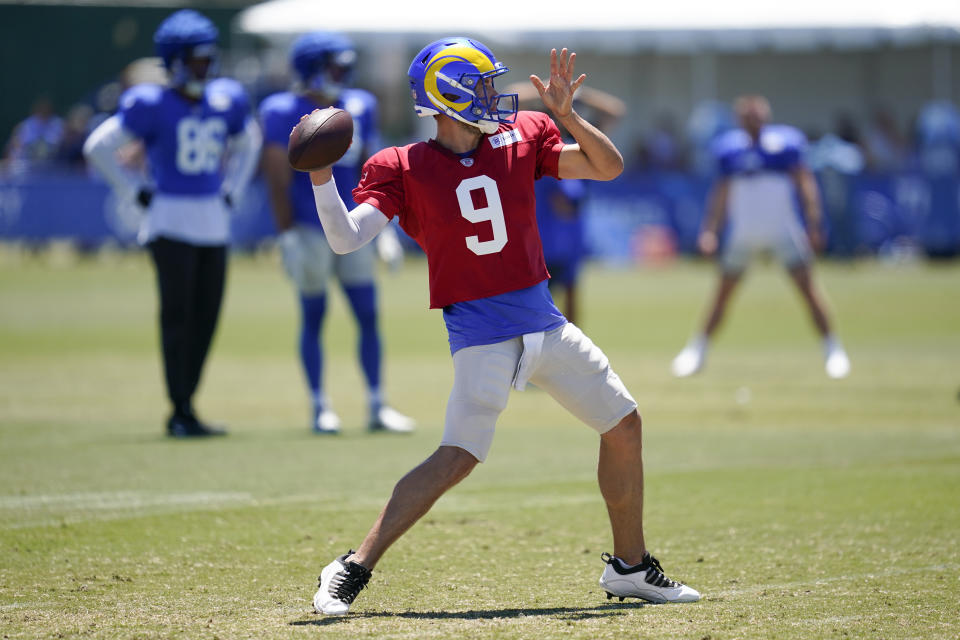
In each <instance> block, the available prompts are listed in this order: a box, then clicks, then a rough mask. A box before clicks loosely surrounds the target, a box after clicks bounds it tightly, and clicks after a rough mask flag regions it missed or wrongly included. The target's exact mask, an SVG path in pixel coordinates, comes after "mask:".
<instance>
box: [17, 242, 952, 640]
mask: <svg viewBox="0 0 960 640" xmlns="http://www.w3.org/2000/svg"><path fill="white" fill-rule="evenodd" d="M818 273H819V276H820V278H821V280H822V282H824V284H825V285H826V288H827V290H828V293H829V299H830V300H831V304H832V306H833V308H834V310H835V312H836V317H837V321H838V328H839V331H840V334H841V336H842V337H843V338H844V340H845V343H846V346H847V348H848V351H849V353H850V356H851V359H852V362H853V374H852V375H851V377H850V378H849V379H847V380H842V381H831V380H829V379H828V378H827V377H826V376H825V374H824V373H823V370H822V361H821V356H820V350H819V345H818V343H817V340H816V339H815V337H814V335H813V332H812V330H811V329H810V327H809V323H808V320H807V318H806V317H805V314H804V313H803V312H802V310H801V308H800V304H799V301H798V299H797V297H796V296H795V294H794V293H793V292H792V291H791V290H790V289H789V288H788V285H787V283H786V280H785V278H784V277H783V275H782V274H781V273H780V272H779V271H778V270H777V269H775V268H773V267H764V266H759V265H758V267H757V268H756V269H755V270H754V271H753V272H752V273H751V275H750V277H749V279H748V280H747V282H746V283H745V286H744V288H743V291H742V292H741V293H740V295H739V297H738V299H737V300H736V301H735V304H734V307H733V309H732V312H731V315H730V317H729V319H728V323H727V325H726V326H725V327H724V329H723V331H722V333H721V334H720V336H719V337H718V340H717V343H716V345H715V348H714V349H713V351H712V352H711V355H710V362H709V365H708V368H707V369H706V371H704V373H703V374H702V375H700V376H699V377H697V378H694V379H690V380H675V379H673V378H671V377H670V376H669V373H668V368H669V362H670V359H671V358H672V356H673V355H674V354H675V352H676V351H678V350H679V349H680V347H681V346H682V345H683V342H684V341H685V340H686V338H687V335H688V334H689V333H690V331H691V330H692V328H693V327H694V325H695V324H696V323H697V321H698V319H699V317H700V315H701V313H702V308H703V304H704V301H705V299H706V296H707V295H708V293H709V292H710V289H711V286H712V283H713V272H712V269H711V268H710V267H708V266H707V265H705V264H678V265H675V266H672V267H670V268H664V269H652V268H647V269H642V270H608V269H603V268H600V267H593V268H591V269H589V270H588V271H587V272H586V274H585V281H584V293H583V296H584V300H583V312H584V314H583V320H582V322H581V325H582V326H583V327H584V329H585V330H586V331H587V333H588V334H589V335H590V336H591V337H592V338H593V339H594V341H595V342H596V343H597V344H599V345H600V346H601V347H602V348H603V349H604V350H605V351H606V353H607V354H608V355H609V356H610V358H611V360H612V362H613V365H614V367H615V368H616V369H617V371H618V372H619V373H620V375H621V377H622V378H623V379H624V380H625V382H626V383H627V385H628V387H629V388H630V389H631V390H632V392H633V394H634V395H635V396H636V397H637V399H638V401H639V402H640V406H641V411H642V413H643V416H644V422H645V427H644V428H645V445H646V452H645V458H646V469H647V506H646V512H645V516H646V529H647V539H648V542H649V544H650V546H651V549H652V551H653V552H654V553H655V554H656V555H657V556H658V557H659V558H660V560H661V561H662V562H663V564H664V565H665V567H666V569H667V571H668V573H669V574H670V575H671V576H675V577H678V578H680V579H683V580H684V581H686V582H688V583H690V584H691V585H693V586H695V587H696V588H697V589H699V590H700V591H701V592H702V593H703V595H704V598H703V600H702V601H701V602H700V603H698V604H694V605H683V606H641V605H639V604H636V603H631V602H627V603H624V604H620V603H617V602H616V601H608V600H607V599H606V598H605V596H604V594H603V593H602V592H601V591H600V589H599V588H598V586H597V584H596V580H597V578H598V577H599V575H600V572H601V570H602V564H601V561H600V559H599V556H600V553H601V552H603V551H607V550H610V545H611V541H610V536H609V527H608V523H607V520H606V515H605V511H604V508H603V504H602V501H601V499H600V495H599V491H598V489H597V487H596V480H595V466H596V450H597V438H596V435H595V434H593V432H591V431H590V430H589V429H587V428H586V427H583V426H580V425H578V424H576V423H575V421H574V420H573V419H571V418H570V417H569V416H568V415H566V414H565V413H564V411H563V410H562V409H560V408H559V407H558V406H557V405H556V404H555V403H553V402H552V400H550V399H549V397H547V396H546V394H543V393H542V392H539V391H537V390H528V391H526V392H524V393H515V394H514V395H513V397H512V398H511V404H510V406H509V407H508V409H507V411H506V412H505V413H504V415H503V416H502V418H501V420H500V423H499V429H498V434H497V438H496V440H495V441H494V446H493V450H492V452H491V454H490V457H489V460H488V462H487V463H486V464H484V465H481V466H480V467H479V468H478V469H477V470H476V471H475V472H474V473H473V475H472V476H471V477H470V478H468V479H467V480H466V481H464V482H463V483H462V484H461V485H459V486H458V487H456V488H455V489H454V490H453V491H452V492H451V493H450V494H448V495H447V496H445V497H444V498H442V499H441V500H440V502H439V503H438V504H437V505H436V507H435V508H434V510H433V511H431V512H430V513H429V514H428V515H427V516H426V518H425V519H424V520H423V521H421V522H420V523H419V524H418V525H417V526H416V527H414V528H413V529H412V530H411V531H410V532H409V533H408V534H407V535H406V536H405V537H404V538H402V539H401V540H400V541H399V542H398V543H397V544H396V545H395V547H394V548H393V549H391V551H390V553H388V554H387V556H385V558H384V559H383V561H382V562H381V563H380V565H379V566H378V567H377V571H376V572H375V574H374V579H373V580H372V581H371V584H370V589H369V590H367V591H364V592H363V593H362V594H361V596H360V597H359V598H358V600H357V602H356V604H355V606H354V609H353V611H354V612H355V613H352V614H351V616H349V617H348V618H345V619H329V618H320V617H318V616H316V615H314V614H312V613H311V612H310V598H311V597H312V594H313V591H314V588H315V578H316V576H317V574H318V573H319V570H320V569H321V568H322V566H323V565H324V564H326V563H327V562H328V561H329V560H330V559H331V558H332V557H333V556H334V555H337V554H340V553H343V552H345V551H346V550H347V549H348V548H350V547H351V546H355V545H357V544H358V543H359V541H360V540H361V538H362V536H363V535H364V533H365V532H366V530H367V528H368V527H369V525H370V524H371V523H372V521H373V519H374V517H375V516H376V513H377V511H378V510H379V508H380V507H381V506H382V504H383V501H384V500H385V499H386V497H387V496H388V495H389V492H390V491H391V489H392V486H393V483H394V482H395V481H396V480H397V479H398V478H399V477H400V475H402V474H403V473H404V472H406V471H407V470H408V469H409V468H411V467H412V466H414V465H415V464H417V463H419V462H420V461H421V460H422V459H423V458H424V457H425V456H426V455H428V454H429V453H430V452H431V451H432V450H433V449H434V447H435V446H436V444H437V442H438V441H439V437H440V433H441V430H442V422H443V416H444V407H445V401H446V395H447V393H448V390H449V386H450V382H451V371H452V367H451V363H450V358H449V354H448V351H447V345H446V336H445V331H444V329H443V323H442V318H441V316H440V314H439V312H430V311H428V310H427V309H426V306H427V292H426V274H425V268H424V265H423V264H422V263H421V262H419V261H410V262H408V264H407V266H406V268H405V269H404V270H403V271H402V272H400V273H399V274H384V275H383V277H382V279H381V282H382V288H381V304H382V307H383V309H384V316H383V320H382V326H383V329H384V336H385V347H386V354H387V360H386V371H385V377H386V381H387V387H388V392H389V395H390V397H391V399H392V400H393V401H394V404H395V405H396V406H397V407H398V408H400V409H401V410H403V411H405V412H407V413H410V414H412V415H414V416H415V417H416V418H417V419H418V421H419V428H418V431H417V432H416V433H415V434H414V435H412V436H407V437H403V436H401V437H395V436H389V435H376V436H371V435H367V434H366V433H365V432H364V428H363V425H364V421H365V418H366V416H365V407H364V394H363V392H362V391H360V389H361V388H362V386H361V378H360V374H359V371H358V368H357V365H356V363H355V359H354V357H353V350H354V343H355V331H354V329H353V327H352V325H351V323H350V321H349V319H348V317H347V315H346V313H345V311H344V300H343V298H342V296H341V295H340V294H339V292H337V293H336V294H335V295H334V297H333V301H332V304H331V307H332V309H331V317H330V319H329V321H328V326H327V351H328V363H327V369H326V375H327V382H328V387H329V393H330V395H331V397H332V398H333V400H334V402H335V405H336V407H337V409H338V411H339V412H340V413H341V416H342V417H343V419H344V422H345V429H344V433H343V434H342V435H341V436H340V437H338V438H316V437H313V436H312V435H311V434H310V433H309V432H308V431H307V428H306V427H307V424H306V423H307V419H308V415H309V408H308V404H307V400H306V397H305V393H304V390H303V383H302V379H301V374H300V370H299V365H298V362H297V360H296V358H295V355H294V344H295V331H296V323H297V319H296V308H295V304H294V298H293V295H292V293H291V291H290V288H289V286H288V285H287V283H286V282H285V280H284V278H283V276H282V274H281V269H280V267H279V264H278V260H277V259H276V257H275V256H273V255H264V256H260V257H257V258H249V257H238V258H234V260H233V261H232V263H231V271H230V276H229V284H228V292H227V299H226V302H225V306H224V310H223V315H222V317H221V325H220V326H221V328H220V332H219V334H218V337H217V342H216V344H215V345H214V349H213V353H212V356H211V359H210V362H209V366H208V370H207V372H206V375H205V379H204V382H203V386H202V388H201V392H200V395H199V398H198V405H199V410H200V412H201V414H202V415H204V416H207V417H209V418H212V419H215V420H217V421H221V420H222V421H224V422H226V423H228V424H229V425H230V427H231V429H232V432H231V435H230V437H229V438H226V439H222V440H216V441H208V442H172V441H168V440H167V439H165V438H164V437H163V436H162V426H163V420H164V418H165V415H166V407H165V404H164V399H163V394H162V387H161V375H160V364H159V356H158V338H157V335H156V319H155V318H156V300H155V292H154V283H153V273H152V270H151V268H150V265H149V263H148V262H147V261H146V260H145V259H144V258H143V256H141V255H138V254H134V255H126V256H116V255H114V256H110V255H107V256H105V257H103V258H97V259H93V260H88V261H78V260H76V259H72V258H71V257H70V256H69V255H66V256H61V257H60V258H58V259H53V258H47V257H43V258H32V257H23V256H21V255H19V254H16V253H14V252H12V251H10V250H5V251H3V252H0V631H2V634H3V637H4V638H60V637H91V638H169V637H177V638H211V639H212V638H315V637H325V638H326V637H344V638H357V637H367V638H460V637H463V638H468V637H469V638H472V637H498V638H519V637H536V638H560V637H563V638H616V639H618V640H619V639H621V638H691V639H694V640H703V639H706V638H709V639H710V640H719V639H728V638H731V639H732V638H757V639H761V638H763V639H766V638H838V639H842V638H957V637H960V604H958V603H960V580H958V574H960V571H958V570H960V542H958V538H960V536H958V533H957V532H958V531H960V507H958V505H960V403H958V396H957V394H958V389H960V364H958V363H960V264H952V265H946V266H925V265H900V266H896V267H894V266H889V265H883V264H878V263H873V262H863V263H855V264H852V265H825V266H823V267H822V268H821V269H820V270H819V272H818Z"/></svg>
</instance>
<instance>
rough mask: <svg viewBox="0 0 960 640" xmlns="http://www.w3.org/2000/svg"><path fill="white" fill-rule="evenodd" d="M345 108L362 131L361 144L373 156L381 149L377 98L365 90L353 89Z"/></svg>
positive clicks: (346, 100)
mask: <svg viewBox="0 0 960 640" xmlns="http://www.w3.org/2000/svg"><path fill="white" fill-rule="evenodd" d="M343 107H344V109H346V110H347V111H348V112H349V113H350V116H351V117H352V118H353V119H354V120H356V121H357V130H358V131H360V136H361V137H360V143H361V145H362V146H363V149H364V150H365V152H366V153H368V154H372V153H374V152H376V151H379V149H380V129H379V127H378V123H379V122H380V119H379V114H378V113H377V98H376V97H375V96H374V95H373V94H372V93H370V92H369V91H365V90H363V89H352V90H350V92H349V94H348V95H347V96H346V98H345V100H344V101H343Z"/></svg>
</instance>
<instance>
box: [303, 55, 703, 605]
mask: <svg viewBox="0 0 960 640" xmlns="http://www.w3.org/2000/svg"><path fill="white" fill-rule="evenodd" d="M575 57H576V54H572V53H569V54H568V52H567V50H566V49H564V50H562V51H561V52H560V54H559V55H558V54H557V52H556V50H554V51H552V52H551V54H550V78H549V80H548V82H547V83H546V84H545V83H544V82H543V81H542V80H541V79H540V78H538V77H537V76H531V77H530V80H531V82H532V83H533V85H534V86H535V87H536V88H537V91H538V93H539V95H540V98H541V100H542V101H543V103H544V104H545V106H546V107H547V108H548V109H549V110H550V111H551V112H552V113H553V115H554V117H556V118H557V120H559V121H560V122H561V123H562V124H563V125H564V126H565V128H566V129H567V131H569V132H570V134H571V135H572V137H573V138H574V139H575V140H576V142H575V143H573V144H564V143H563V141H562V140H561V138H560V132H559V130H558V128H557V125H556V124H555V123H554V122H553V120H551V119H550V116H549V115H547V114H545V113H536V112H532V111H520V112H518V111H517V96H516V94H509V95H500V94H498V93H497V91H496V89H495V88H494V79H495V78H497V77H499V76H501V75H502V74H504V73H506V72H507V71H508V69H507V67H506V66H505V65H504V64H503V63H502V62H500V61H498V60H497V59H496V58H495V57H494V55H493V53H492V52H491V51H490V50H489V49H488V48H487V47H485V46H484V45H482V44H480V43H479V42H477V41H475V40H471V39H468V38H459V37H454V38H445V39H442V40H438V41H436V42H433V43H431V44H429V45H427V47H425V48H424V49H423V50H422V51H420V53H418V54H417V57H416V58H415V59H414V60H413V63H412V64H411V65H410V69H409V72H408V73H409V79H410V88H411V90H412V92H413V96H414V102H415V109H416V111H417V113H418V114H419V115H420V116H423V117H433V118H434V119H435V121H436V125H437V134H436V138H434V139H432V140H429V141H427V142H419V143H416V144H411V145H408V146H405V147H390V148H387V149H384V150H382V151H380V152H379V153H377V154H375V155H374V156H373V157H371V158H370V160H368V161H367V162H366V164H365V165H364V167H363V174H362V177H361V179H360V184H359V185H358V186H357V187H356V189H354V191H353V199H354V200H355V201H356V202H358V203H359V204H358V205H357V206H356V207H354V208H353V209H352V210H348V208H347V206H346V205H345V204H344V202H343V200H342V199H341V198H340V196H339V194H338V192H337V185H336V183H335V181H334V179H333V177H332V175H331V172H330V170H329V169H325V170H321V171H315V172H312V173H311V180H312V182H313V184H314V187H313V191H314V198H315V201H316V207H317V211H318V213H319V216H320V219H321V221H322V223H323V227H324V231H325V232H326V237H327V240H328V241H329V242H330V246H331V247H332V248H333V250H334V251H336V252H338V253H348V252H350V251H354V250H356V249H357V248H359V247H361V246H363V245H364V244H365V243H367V242H369V241H370V240H371V239H372V238H373V237H374V236H375V235H376V234H377V233H378V232H379V231H380V230H381V229H382V228H383V227H385V226H386V225H387V224H388V222H389V220H390V219H392V218H394V217H396V218H398V219H399V223H400V226H401V227H402V228H403V229H404V230H405V231H406V232H407V233H408V234H409V235H410V236H411V237H412V238H413V239H414V240H416V241H417V242H418V243H419V244H420V246H421V247H422V248H423V250H424V251H425V252H426V255H427V265H428V271H429V287H430V306H431V307H432V308H438V309H443V317H444V321H445V323H446V326H447V332H448V336H449V342H450V351H451V352H452V354H453V369H454V380H453V390H452V392H451V394H450V398H449V402H448V405H447V413H446V423H445V428H444V433H443V438H442V440H441V442H440V446H439V447H438V448H437V450H436V451H435V452H434V453H433V454H432V455H430V456H429V457H428V458H427V459H426V460H425V461H424V462H423V463H422V464H420V465H419V466H418V467H416V468H415V469H413V470H412V471H410V472H409V473H408V474H407V475H406V476H404V477H403V478H402V479H401V480H400V481H399V482H398V483H397V485H396V487H395V488H394V491H393V494H392V496H391V497H390V499H389V500H388V502H387V504H386V506H385V507H384V509H383V511H382V512H381V513H380V516H379V517H378V518H377V520H376V522H375V524H374V525H373V527H372V528H371V529H370V531H369V533H368V534H367V536H366V537H365V538H364V540H363V541H362V542H361V544H360V546H358V547H357V550H356V551H352V550H351V551H349V552H347V553H346V554H344V555H342V556H340V557H339V558H337V559H335V560H334V561H333V562H331V563H330V564H329V565H327V566H326V567H325V568H324V569H323V571H322V573H321V575H320V585H319V588H318V590H317V592H316V594H315V596H314V601H313V604H314V608H315V610H316V611H317V612H319V613H324V614H328V615H343V614H345V613H347V612H348V610H349V608H350V605H351V603H352V602H353V600H354V598H355V597H356V596H357V594H358V593H359V592H360V590H361V589H363V588H364V586H366V584H367V582H368V580H369V579H370V576H371V571H372V569H373V568H374V566H375V565H376V564H377V562H378V561H379V560H380V558H381V556H382V555H383V553H384V552H385V551H386V550H387V548H388V547H390V545H391V544H393V543H394V542H395V541H396V540H397V539H398V538H399V537H400V536H401V535H402V534H403V533H404V532H405V531H406V530H407V529H409V528H410V527H411V526H412V525H413V524H414V523H415V522H416V521H417V520H419V519H420V518H421V517H422V516H423V515H424V514H425V513H427V511H428V510H429V509H430V507H431V506H432V505H433V503H434V502H435V501H436V500H437V499H438V498H439V497H440V496H441V495H443V494H444V493H445V492H446V491H447V490H449V489H450V488H452V487H453V486H454V485H456V484H457V483H458V482H459V481H461V480H462V479H464V478H465V477H466V476H467V475H468V474H469V473H470V472H471V470H473V468H474V467H475V466H476V465H477V464H478V463H480V462H482V461H483V460H485V459H486V456H487V453H488V452H489V450H490V446H491V443H492V441H493V434H494V428H495V424H496V421H497V417H498V416H499V415H500V412H501V411H503V409H504V408H505V407H506V404H507V398H508V396H509V393H510V390H511V388H515V389H518V390H523V389H524V387H525V386H526V384H527V382H528V381H529V382H533V383H534V384H536V385H537V386H538V387H539V388H541V389H543V390H545V391H546V392H548V393H549V394H550V395H552V396H553V397H554V398H555V399H556V400H557V401H558V402H559V403H560V404H561V405H563V406H564V407H566V408H567V409H568V410H569V411H570V412H571V413H572V414H573V415H575V416H576V417H578V418H579V419H581V420H582V421H583V422H584V423H586V424H587V425H589V426H590V427H592V428H593V429H595V430H596V431H597V432H598V434H599V440H600V462H599V468H598V477H599V482H600V489H601V493H602V495H603V498H604V500H605V501H606V504H607V511H608V514H609V517H610V523H611V526H612V529H613V546H614V553H613V555H610V554H603V556H602V557H603V559H604V561H605V562H606V567H605V569H604V571H603V574H602V576H601V578H600V584H601V586H602V587H603V588H604V589H605V590H606V591H607V593H608V596H609V597H613V596H617V597H620V598H621V599H622V598H624V597H636V598H643V599H645V600H649V601H652V602H691V601H694V600H697V599H699V594H698V593H697V592H696V591H695V590H693V589H691V588H690V587H687V586H685V585H683V584H681V583H679V582H675V581H673V580H671V579H669V578H667V577H666V576H665V575H664V574H663V570H662V568H661V566H660V564H659V563H658V562H657V560H656V559H655V558H654V557H653V556H651V555H650V553H649V552H648V551H647V549H646V546H645V543H644V537H643V522H642V511H643V462H642V456H641V421H640V416H639V414H638V413H637V404H636V402H634V400H633V398H632V397H631V395H630V393H629V392H628V391H627V389H626V388H625V387H624V385H623V383H622V382H621V381H620V378H619V377H618V376H617V374H616V373H614V372H613V370H612V369H611V367H610V364H609V362H608V360H607V358H606V356H604V354H603V352H602V351H601V350H600V349H599V348H597V347H596V346H595V345H594V344H593V343H592V342H591V341H590V339H589V338H587V337H586V336H585V335H584V334H583V333H582V332H581V331H580V330H579V329H578V328H577V327H576V326H574V325H573V324H571V323H569V322H567V320H566V318H564V317H563V315H562V314H561V313H560V311H559V310H558V309H557V307H556V305H554V303H553V300H552V299H551V297H550V293H549V291H548V289H547V278H549V275H548V273H547V269H546V267H545V265H544V259H543V252H542V250H541V246H540V238H539V236H538V234H537V221H536V215H535V207H536V204H535V202H534V181H535V180H537V179H538V178H540V177H542V176H547V175H549V176H553V177H557V178H583V179H593V180H611V179H613V178H615V177H617V176H618V175H619V174H620V172H621V171H622V170H623V158H622V157H621V155H620V152H619V151H617V148H616V147H615V146H614V145H613V143H612V142H611V141H610V140H609V139H608V138H607V137H606V136H605V135H603V134H602V133H601V132H600V131H599V130H597V129H596V128H594V127H592V126H591V125H590V124H588V123H587V122H586V121H585V120H583V119H582V118H581V117H580V116H579V115H578V114H577V112H576V111H575V110H574V109H573V108H572V100H573V93H574V91H575V90H576V89H577V88H578V87H579V86H580V85H581V84H582V83H583V80H584V78H585V76H583V75H581V76H579V77H578V78H576V80H574V75H573V74H574V59H575Z"/></svg>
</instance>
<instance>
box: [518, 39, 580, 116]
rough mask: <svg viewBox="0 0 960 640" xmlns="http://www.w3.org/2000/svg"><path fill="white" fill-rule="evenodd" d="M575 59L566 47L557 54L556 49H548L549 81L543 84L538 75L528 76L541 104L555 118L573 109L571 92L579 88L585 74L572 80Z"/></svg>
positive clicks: (574, 55)
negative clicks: (541, 101)
mask: <svg viewBox="0 0 960 640" xmlns="http://www.w3.org/2000/svg"><path fill="white" fill-rule="evenodd" d="M576 60H577V54H576V53H569V54H568V52H567V49H566V47H564V48H563V49H562V50H561V51H560V55H559V56H557V50H556V49H551V50H550V81H549V84H547V85H544V84H543V80H541V79H540V78H539V77H538V76H536V75H532V76H530V82H532V83H533V86H534V87H536V89H537V92H538V93H539V94H540V99H541V100H543V104H544V105H545V106H546V107H547V108H548V109H550V111H552V112H553V115H555V116H557V118H565V117H567V116H568V115H570V113H571V112H572V111H573V94H574V93H575V92H576V91H577V89H579V88H580V85H582V84H583V81H584V80H585V79H586V77H587V75H586V74H585V73H581V74H580V77H579V78H577V79H576V80H573V69H574V65H575V63H576Z"/></svg>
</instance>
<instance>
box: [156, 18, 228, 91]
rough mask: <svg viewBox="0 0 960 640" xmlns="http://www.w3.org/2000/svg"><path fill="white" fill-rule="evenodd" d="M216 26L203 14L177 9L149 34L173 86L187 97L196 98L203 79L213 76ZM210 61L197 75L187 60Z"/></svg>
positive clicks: (203, 82) (202, 84) (200, 89)
mask: <svg viewBox="0 0 960 640" xmlns="http://www.w3.org/2000/svg"><path fill="white" fill-rule="evenodd" d="M217 35H218V31H217V27H216V25H214V24H213V22H211V21H210V19H209V18H207V17H206V16H204V15H203V14H200V13H197V12H196V11H193V10H192V9H181V10H180V11H177V12H175V13H173V14H171V15H170V16H168V17H167V19H166V20H164V21H163V22H161V23H160V26H159V27H157V31H156V32H155V33H154V34H153V44H154V48H155V50H156V52H157V55H158V56H159V57H161V58H163V65H164V66H165V67H166V68H167V70H168V71H169V72H170V82H171V84H172V85H173V86H175V87H179V88H181V89H184V90H185V91H186V92H187V93H188V94H190V95H195V96H199V95H200V94H202V93H203V87H204V85H205V84H206V81H207V78H208V77H209V76H212V75H214V67H215V61H216V55H217V46H216V44H217ZM191 58H210V60H211V62H210V65H209V66H207V67H206V68H204V69H203V70H202V72H198V71H197V70H196V69H191V68H190V67H189V66H188V65H187V64H186V62H187V60H188V59H191Z"/></svg>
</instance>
